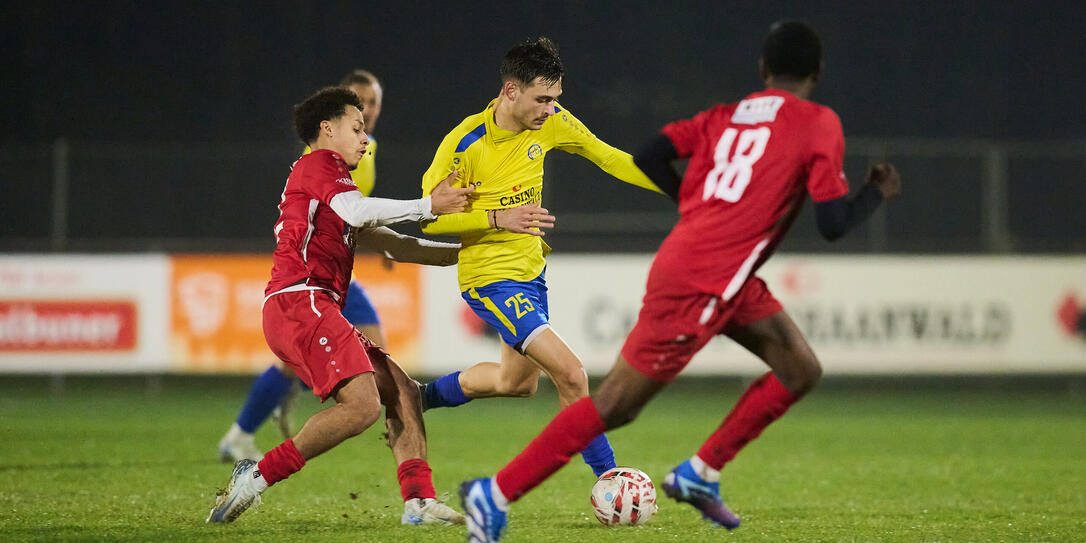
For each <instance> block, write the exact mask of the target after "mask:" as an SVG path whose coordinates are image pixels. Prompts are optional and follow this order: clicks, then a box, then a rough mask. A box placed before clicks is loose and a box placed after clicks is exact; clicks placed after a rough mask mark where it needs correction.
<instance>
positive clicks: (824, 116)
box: [800, 100, 842, 133]
mask: <svg viewBox="0 0 1086 543" xmlns="http://www.w3.org/2000/svg"><path fill="white" fill-rule="evenodd" d="M800 102H802V103H803V106H804V108H805V111H804V113H806V115H807V116H808V118H809V119H810V126H811V128H812V129H814V130H816V131H818V132H820V133H826V132H841V131H842V129H841V118H840V117H838V116H837V112H836V111H834V110H833V108H831V107H829V106H825V105H822V104H819V103H816V102H810V101H807V100H800Z"/></svg>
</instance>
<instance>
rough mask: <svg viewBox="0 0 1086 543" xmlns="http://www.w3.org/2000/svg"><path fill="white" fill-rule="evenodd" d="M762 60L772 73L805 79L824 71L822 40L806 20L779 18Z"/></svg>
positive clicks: (764, 46) (770, 33) (768, 36)
mask: <svg viewBox="0 0 1086 543" xmlns="http://www.w3.org/2000/svg"><path fill="white" fill-rule="evenodd" d="M762 62H763V63H764V64H765V67H766V70H768V71H769V73H770V74H771V75H774V76H777V77H782V76H783V77H794V78H796V79H806V78H808V77H810V76H812V75H818V73H819V72H820V71H821V70H822V40H821V39H819V38H818V33H817V32H815V29H814V28H812V27H811V25H809V24H807V23H805V22H803V21H792V20H785V21H777V22H775V23H773V25H772V26H770V27H769V34H768V35H767V36H766V37H765V41H764V42H763V43H762Z"/></svg>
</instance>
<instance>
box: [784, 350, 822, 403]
mask: <svg viewBox="0 0 1086 543" xmlns="http://www.w3.org/2000/svg"><path fill="white" fill-rule="evenodd" d="M778 379H779V380H780V381H781V384H782V385H784V388H787V389H788V391H789V392H791V393H792V394H795V395H797V396H802V395H804V394H806V393H808V392H810V391H811V389H813V388H814V387H815V386H817V385H818V382H819V381H821V380H822V364H820V363H819V362H818V359H817V358H814V357H802V358H800V359H798V360H797V361H796V362H795V363H794V364H792V370H791V371H789V372H788V374H787V375H785V376H784V378H781V376H778Z"/></svg>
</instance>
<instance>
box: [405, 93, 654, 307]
mask: <svg viewBox="0 0 1086 543" xmlns="http://www.w3.org/2000/svg"><path fill="white" fill-rule="evenodd" d="M496 103H497V100H494V101H492V102H490V104H489V105H488V106H487V107H486V109H485V110H483V111H482V112H480V113H477V114H475V115H472V116H470V117H468V118H466V119H464V121H463V122H461V123H460V125H459V126H457V127H456V128H454V129H453V130H452V132H449V134H448V135H446V136H445V139H444V140H442V142H441V146H440V147H438V149H437V153H436V154H435V155H434V161H433V163H432V164H430V168H429V169H428V170H426V173H425V174H424V175H423V178H422V193H423V196H426V195H428V194H430V191H432V190H433V189H434V187H435V186H437V184H438V183H439V182H441V180H442V179H444V178H445V177H446V176H447V175H449V172H450V171H452V170H453V169H455V170H457V177H456V183H455V184H456V185H457V186H468V185H471V186H474V187H475V192H473V193H472V195H471V196H472V204H471V211H466V212H463V213H454V214H451V215H442V216H441V217H438V218H437V219H435V220H433V221H428V222H425V223H423V227H422V231H423V232H426V233H427V234H459V235H460V243H461V245H462V246H463V248H462V249H460V262H459V265H458V267H457V271H458V276H459V282H460V290H461V291H465V290H467V289H469V288H473V287H481V286H483V285H487V284H490V283H493V282H495V281H502V280H512V281H530V280H532V279H535V278H536V276H538V275H539V274H540V273H541V272H542V271H543V267H544V266H545V265H546V260H545V259H546V256H547V254H548V253H549V252H550V247H549V246H547V244H546V243H544V242H543V239H542V238H540V237H538V236H532V235H529V234H515V233H512V232H506V231H504V230H499V229H495V228H490V227H489V221H488V220H487V216H486V212H487V211H488V210H491V209H506V208H510V207H515V206H519V205H524V204H529V203H539V202H540V201H542V198H543V159H544V157H545V156H546V154H547V151H550V150H551V149H555V148H557V149H561V150H563V151H565V152H567V153H576V154H578V155H581V156H583V157H585V158H587V159H589V160H591V161H592V162H594V163H596V165H597V166H599V167H600V169H602V170H603V171H605V172H607V173H609V174H611V175H613V176H615V177H617V178H618V179H620V180H622V181H626V182H627V183H631V184H633V185H636V186H639V187H642V188H647V189H650V190H654V191H656V192H660V190H659V189H658V188H656V186H655V185H653V184H652V181H650V180H649V178H648V177H646V176H645V174H644V173H642V172H641V170H640V169H638V168H637V166H635V165H634V163H633V157H632V156H630V154H629V153H626V152H623V151H620V150H618V149H615V148H614V147H611V146H610V145H607V144H606V143H604V142H602V141H600V139H599V138H597V137H596V136H595V135H593V134H592V132H590V131H589V130H588V128H586V127H585V125H584V124H582V123H581V122H580V121H579V120H577V118H576V117H574V116H573V114H572V113H570V112H569V111H568V110H566V109H564V108H563V107H561V106H560V105H558V104H555V107H554V111H555V113H554V114H553V115H551V116H550V117H548V118H547V120H546V121H545V122H544V123H543V127H542V128H540V129H539V130H524V131H522V132H510V131H508V130H503V129H501V128H498V125H497V124H496V123H495V122H494V107H495V104H496Z"/></svg>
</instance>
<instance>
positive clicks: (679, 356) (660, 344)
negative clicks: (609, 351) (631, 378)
mask: <svg viewBox="0 0 1086 543" xmlns="http://www.w3.org/2000/svg"><path fill="white" fill-rule="evenodd" d="M782 309H783V307H781V303H780V302H778V301H777V299H776V298H774V297H773V294H772V293H771V292H769V288H768V287H766V284H765V281H762V280H761V279H759V278H758V277H751V278H750V280H748V281H747V282H746V284H744V285H743V288H741V289H739V292H737V293H736V294H735V296H733V297H732V299H731V300H729V301H728V302H721V299H720V296H714V295H712V294H703V293H694V294H690V295H688V296H674V295H664V294H654V293H652V292H649V293H648V294H646V295H645V301H644V304H643V305H642V306H641V313H640V314H639V315H638V316H637V324H636V325H634V328H633V330H631V331H630V335H629V336H627V337H626V344H625V345H623V346H622V356H623V358H625V359H626V362H629V364H630V365H631V366H633V367H634V368H635V369H637V371H640V372H641V373H643V374H645V376H646V377H648V378H650V379H652V380H654V381H660V382H663V383H666V382H669V381H671V380H673V379H675V377H677V376H678V375H679V372H681V371H682V370H683V368H685V367H686V365H687V364H689V363H690V359H691V358H693V357H694V355H695V354H697V352H698V351H700V350H701V348H702V347H704V346H705V344H706V343H708V342H709V340H710V339H712V338H713V336H715V335H717V334H722V333H725V332H726V331H727V329H728V328H729V327H733V326H745V325H747V324H750V323H752V322H754V321H758V320H761V319H764V318H766V317H768V316H770V315H773V314H774V313H777V312H779V311H781V310H782Z"/></svg>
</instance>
